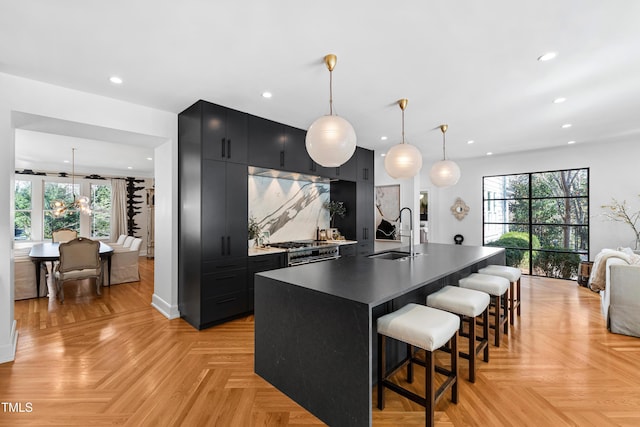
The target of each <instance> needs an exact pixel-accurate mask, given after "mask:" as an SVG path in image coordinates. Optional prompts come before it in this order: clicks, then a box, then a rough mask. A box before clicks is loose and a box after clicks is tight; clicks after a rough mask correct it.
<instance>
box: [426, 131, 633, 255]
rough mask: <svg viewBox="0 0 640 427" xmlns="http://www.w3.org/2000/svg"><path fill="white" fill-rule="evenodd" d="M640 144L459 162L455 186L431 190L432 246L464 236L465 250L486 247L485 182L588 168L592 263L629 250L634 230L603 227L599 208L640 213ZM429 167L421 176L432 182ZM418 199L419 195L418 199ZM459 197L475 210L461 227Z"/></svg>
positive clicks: (621, 226)
mask: <svg viewBox="0 0 640 427" xmlns="http://www.w3.org/2000/svg"><path fill="white" fill-rule="evenodd" d="M638 159H640V144H639V143H638V142H619V143H607V144H582V145H581V144H574V145H568V146H565V147H560V148H554V149H548V150H540V151H533V152H528V153H519V154H511V155H501V156H497V155H496V156H488V157H484V158H480V159H470V160H461V161H456V162H457V163H458V165H459V166H460V169H461V170H462V177H461V178H460V181H459V182H458V184H457V185H455V186H454V187H450V188H447V189H436V188H433V189H432V190H431V192H432V193H431V200H430V205H429V208H430V213H429V225H430V241H432V242H439V243H452V242H453V236H454V235H456V234H462V235H463V236H464V238H465V240H464V244H469V245H481V244H482V177H483V176H488V175H501V174H511V173H521V172H541V171H547V170H557V169H572V168H590V174H589V187H590V200H589V202H590V206H589V207H590V254H591V259H593V257H594V256H595V255H596V254H597V253H598V252H599V251H600V250H601V249H602V248H611V247H613V248H615V247H618V246H630V245H632V244H633V242H634V240H635V236H634V235H633V232H632V231H631V228H630V227H629V226H628V225H626V224H622V223H616V222H609V221H605V220H604V219H603V218H602V215H601V214H602V212H603V210H602V209H601V206H602V205H604V204H609V203H610V201H611V198H612V197H615V198H617V199H619V200H624V199H626V200H627V202H629V204H630V205H631V207H632V208H633V210H634V211H638V210H640V197H638V195H639V194H640V185H638V182H639V181H640V179H639V175H638V171H639V170H640V167H639V163H638ZM430 167H431V165H425V166H424V167H423V169H422V171H421V175H422V180H423V181H424V182H428V179H429V178H428V171H429V168H430ZM416 197H419V195H416ZM456 197H460V198H462V200H464V201H465V202H466V203H467V205H469V207H470V208H471V210H470V211H469V215H467V217H466V218H465V219H464V220H462V221H458V220H457V219H456V218H455V217H454V216H453V215H451V212H450V210H449V208H450V207H451V205H452V204H453V202H454V201H455V199H456Z"/></svg>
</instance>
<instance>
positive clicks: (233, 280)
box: [202, 268, 247, 299]
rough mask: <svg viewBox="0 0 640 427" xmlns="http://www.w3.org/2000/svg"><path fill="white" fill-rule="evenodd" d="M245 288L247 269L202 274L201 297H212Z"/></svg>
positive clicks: (242, 290)
mask: <svg viewBox="0 0 640 427" xmlns="http://www.w3.org/2000/svg"><path fill="white" fill-rule="evenodd" d="M246 288H247V269H246V268H242V269H239V270H229V271H225V272H221V273H215V274H204V275H203V276H202V298H203V299H207V298H212V297H217V296H221V295H226V294H229V293H234V292H244V291H245V290H246Z"/></svg>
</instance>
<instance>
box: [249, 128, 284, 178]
mask: <svg viewBox="0 0 640 427" xmlns="http://www.w3.org/2000/svg"><path fill="white" fill-rule="evenodd" d="M285 138H286V136H285V134H284V125H282V124H280V123H276V122H272V121H271V120H267V119H263V118H261V117H256V116H249V164H250V165H251V166H258V167H263V168H269V169H282V168H283V167H284V140H285Z"/></svg>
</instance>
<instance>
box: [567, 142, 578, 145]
mask: <svg viewBox="0 0 640 427" xmlns="http://www.w3.org/2000/svg"><path fill="white" fill-rule="evenodd" d="M575 143H576V142H575V141H569V142H567V144H569V145H571V144H575Z"/></svg>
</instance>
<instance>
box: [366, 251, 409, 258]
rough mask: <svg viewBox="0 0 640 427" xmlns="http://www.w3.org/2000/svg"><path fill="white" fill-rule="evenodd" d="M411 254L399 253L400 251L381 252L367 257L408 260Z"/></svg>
mask: <svg viewBox="0 0 640 427" xmlns="http://www.w3.org/2000/svg"><path fill="white" fill-rule="evenodd" d="M410 255H411V254H410V253H409V252H400V251H389V252H382V253H379V254H373V255H369V257H368V258H377V259H392V260H393V259H404V258H409V256H410Z"/></svg>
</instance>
